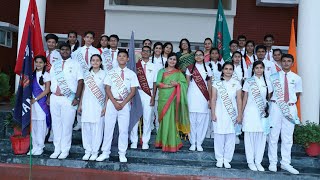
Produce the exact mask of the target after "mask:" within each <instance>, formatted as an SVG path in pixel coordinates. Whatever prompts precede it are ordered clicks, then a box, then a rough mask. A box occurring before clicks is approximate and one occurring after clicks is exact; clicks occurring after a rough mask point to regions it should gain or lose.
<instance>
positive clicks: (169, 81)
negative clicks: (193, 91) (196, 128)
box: [155, 53, 190, 152]
mask: <svg viewBox="0 0 320 180" xmlns="http://www.w3.org/2000/svg"><path fill="white" fill-rule="evenodd" d="M156 85H157V87H158V88H159V100H158V113H159V123H160V125H159V130H158V134H157V137H156V143H155V146H156V147H159V148H162V151H164V152H177V151H178V150H179V149H180V148H181V147H182V142H181V139H180V135H179V132H181V133H183V134H188V133H189V132H190V121H189V112H188V102H187V87H188V85H187V81H186V78H185V77H184V75H183V74H182V73H181V71H180V70H178V69H177V55H176V54H175V53H170V54H169V55H168V61H167V62H166V65H165V68H164V69H161V70H159V72H158V76H157V82H156Z"/></svg>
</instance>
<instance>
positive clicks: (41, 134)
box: [31, 119, 47, 151]
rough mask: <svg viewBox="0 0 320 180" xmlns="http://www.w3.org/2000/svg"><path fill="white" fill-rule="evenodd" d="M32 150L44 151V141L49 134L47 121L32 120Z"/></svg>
mask: <svg viewBox="0 0 320 180" xmlns="http://www.w3.org/2000/svg"><path fill="white" fill-rule="evenodd" d="M31 126H32V128H31V135H32V149H33V150H36V151H37V150H43V148H44V141H45V138H46V134H47V124H46V120H34V119H32V125H31Z"/></svg>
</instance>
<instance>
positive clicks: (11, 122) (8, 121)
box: [3, 112, 21, 128]
mask: <svg viewBox="0 0 320 180" xmlns="http://www.w3.org/2000/svg"><path fill="white" fill-rule="evenodd" d="M3 124H4V126H5V127H9V128H21V125H20V124H18V123H17V122H16V121H14V119H13V114H12V112H10V113H8V114H7V115H6V117H5V118H4V120H3Z"/></svg>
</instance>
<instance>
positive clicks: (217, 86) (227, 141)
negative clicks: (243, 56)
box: [211, 62, 242, 168]
mask: <svg viewBox="0 0 320 180" xmlns="http://www.w3.org/2000/svg"><path fill="white" fill-rule="evenodd" d="M233 71H234V65H233V63H231V62H226V63H224V64H223V66H222V74H221V80H217V81H214V82H213V85H212V94H211V95H212V98H211V116H212V120H213V121H214V152H215V157H216V159H217V163H216V166H217V167H222V166H223V165H224V167H225V168H231V165H230V164H229V163H230V162H231V160H232V157H233V153H234V149H235V137H236V133H238V132H236V130H235V129H236V128H235V126H237V124H238V123H241V118H242V111H241V110H242V108H241V105H242V91H241V85H240V82H239V81H237V80H235V79H233V78H232V74H233ZM221 97H222V98H221Z"/></svg>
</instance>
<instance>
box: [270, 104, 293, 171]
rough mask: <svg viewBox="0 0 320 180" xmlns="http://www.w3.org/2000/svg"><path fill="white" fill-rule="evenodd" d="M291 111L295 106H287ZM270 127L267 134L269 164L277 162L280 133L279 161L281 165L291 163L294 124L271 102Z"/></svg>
mask: <svg viewBox="0 0 320 180" xmlns="http://www.w3.org/2000/svg"><path fill="white" fill-rule="evenodd" d="M289 108H290V110H291V112H293V111H296V106H289ZM270 118H271V120H272V128H271V131H270V134H269V142H268V145H269V146H268V157H269V163H270V164H271V165H276V164H277V163H278V156H277V152H278V141H279V135H280V134H281V158H282V159H281V161H280V163H281V164H282V165H290V164H291V147H292V144H293V131H294V126H295V125H294V124H292V123H291V122H290V121H288V120H287V119H286V118H285V117H284V116H283V114H282V112H281V110H280V109H279V106H278V105H277V104H275V103H272V105H271V108H270Z"/></svg>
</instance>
